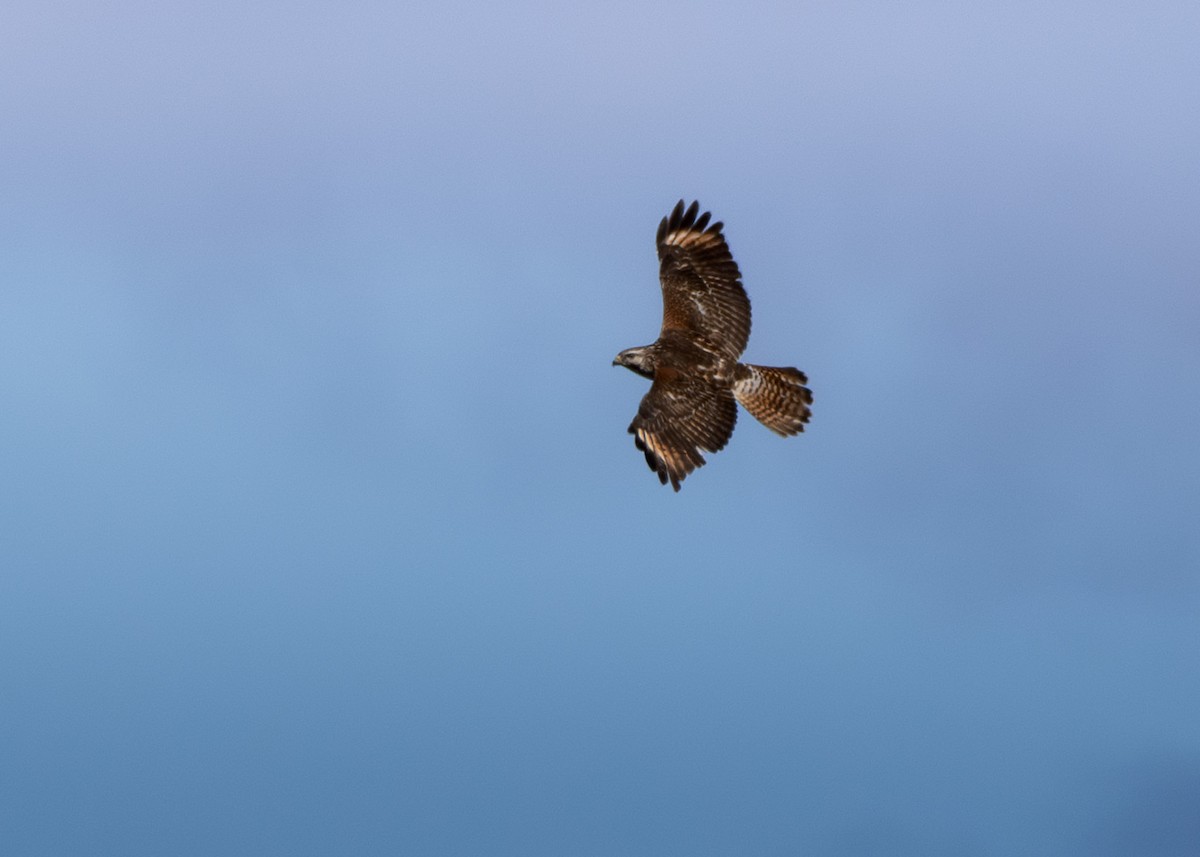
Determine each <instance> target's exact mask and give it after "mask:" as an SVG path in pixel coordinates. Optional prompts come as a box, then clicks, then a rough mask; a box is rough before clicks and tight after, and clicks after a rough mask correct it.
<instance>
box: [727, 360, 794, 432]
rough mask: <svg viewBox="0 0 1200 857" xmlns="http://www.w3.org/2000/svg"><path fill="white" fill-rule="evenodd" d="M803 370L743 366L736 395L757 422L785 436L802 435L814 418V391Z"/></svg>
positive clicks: (735, 386)
mask: <svg viewBox="0 0 1200 857" xmlns="http://www.w3.org/2000/svg"><path fill="white" fill-rule="evenodd" d="M807 383H808V378H807V377H806V376H805V374H804V373H803V372H801V371H800V370H799V369H793V368H791V367H790V366H789V367H776V366H755V365H753V364H751V363H739V364H738V367H737V372H736V373H735V375H734V378H733V394H734V395H735V396H736V397H737V400H738V401H739V402H741V403H742V407H743V408H745V409H746V410H748V411H749V412H750V414H751V416H753V417H754V418H755V419H756V420H758V421H759V422H760V423H762V424H763V425H765V426H766V427H767V428H769V429H770V430H771V431H773V432H775V433H776V434H780V435H783V436H785V437H786V436H788V435H793V434H799V433H800V432H802V431H804V424H805V423H806V422H808V419H809V417H810V416H812V409H811V408H810V407H809V406H810V405H811V404H812V400H813V397H812V391H811V390H809V389H808V387H806V386H804V385H805V384H807Z"/></svg>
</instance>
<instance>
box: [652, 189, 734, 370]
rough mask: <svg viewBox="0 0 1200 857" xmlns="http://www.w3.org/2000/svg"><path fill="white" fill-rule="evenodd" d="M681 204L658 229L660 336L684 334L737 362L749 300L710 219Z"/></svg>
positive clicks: (696, 208)
mask: <svg viewBox="0 0 1200 857" xmlns="http://www.w3.org/2000/svg"><path fill="white" fill-rule="evenodd" d="M699 210H700V204H699V203H698V202H693V203H692V204H691V205H690V206H688V208H687V209H684V207H683V200H680V201H679V204H678V205H676V206H675V210H674V211H672V212H671V213H670V215H668V216H667V217H664V218H663V219H662V223H660V224H659V225H658V235H657V238H656V243H657V245H658V259H659V273H658V276H659V281H660V282H661V283H662V293H663V323H662V331H663V334H666V333H667V332H668V331H672V330H682V331H687V332H688V333H690V334H692V335H694V336H695V337H697V338H699V339H702V340H704V341H705V342H707V343H708V344H709V346H710V347H712V348H713V349H715V350H717V351H719V352H721V353H722V354H724V355H726V356H728V357H730V358H732V359H733V360H736V359H737V358H738V357H739V356H740V355H741V353H742V352H743V351H744V350H745V348H746V341H747V340H748V339H749V338H750V299H749V298H748V297H746V290H745V289H744V288H742V281H741V273H740V272H739V271H738V266H737V263H736V262H735V261H733V255H732V254H731V253H730V252H729V245H727V244H726V243H725V236H724V235H723V234H722V233H721V228H722V224H721V223H720V222H717V223H712V224H710V223H709V220H710V219H711V217H712V215H711V213H710V212H707V211H706V212H704V214H701V215H699V216H697V213H698V212H699Z"/></svg>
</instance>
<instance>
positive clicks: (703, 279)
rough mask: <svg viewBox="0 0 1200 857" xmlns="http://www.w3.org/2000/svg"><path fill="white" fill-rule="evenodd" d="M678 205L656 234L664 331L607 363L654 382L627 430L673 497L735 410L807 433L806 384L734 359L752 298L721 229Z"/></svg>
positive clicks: (720, 441)
mask: <svg viewBox="0 0 1200 857" xmlns="http://www.w3.org/2000/svg"><path fill="white" fill-rule="evenodd" d="M699 209H700V205H699V203H697V202H693V203H692V204H691V206H689V207H688V208H687V209H684V206H683V200H680V201H679V204H678V205H676V206H675V209H674V211H672V212H671V214H670V215H669V216H668V217H664V218H663V220H662V223H660V224H659V227H658V235H657V245H658V258H659V280H660V282H661V285H662V293H663V323H662V330H661V332H660V333H659V337H658V340H657V341H656V342H654V343H653V344H651V345H643V346H640V347H638V348H628V349H626V350H624V351H622V352H621V353H620V354H618V355H617V357H616V359H615V360H614V361H613V365H619V366H624V367H626V368H627V369H629V370H630V371H632V372H635V373H637V374H638V375H641V376H642V377H644V378H649V379H651V380H652V381H653V382H654V383H652V384H651V385H650V392H648V393H647V394H646V395H645V396H644V397H643V398H642V402H641V405H639V407H638V413H637V416H636V417H634V419H633V422H632V423H631V424H630V426H629V433H630V434H632V435H633V436H634V443H635V445H636V446H637V448H638V449H639V450H641V451H642V452H644V453H645V455H646V462H647V463H648V464H649V465H650V469H651V470H653V471H654V472H655V473H657V474H658V478H659V480H660V481H661V482H662V483H663V484H664V485H665V484H666V483H667V481H668V480H670V482H671V486H672V487H673V488H674V489H675V490H676V491H678V490H679V487H680V483H681V482H682V481H683V480H684V479H685V478H686V477H687V475H688V474H689V473H691V472H692V471H693V470H695V469H696V468H697V467H701V466H702V465H703V464H704V457H703V456H702V455H701V451H705V452H717V451H718V450H720V449H722V448H723V447H724V446H725V444H726V443H727V442H728V440H729V437H730V435H732V434H733V427H734V424H735V423H736V422H737V402H741V404H742V406H743V407H744V408H746V410H748V411H749V412H750V413H751V414H752V415H753V416H754V417H756V418H757V419H758V420H759V421H760V422H762V423H763V425H765V426H766V427H767V428H769V429H771V430H772V431H774V432H776V433H778V434H781V435H793V434H797V433H799V432H801V431H804V424H805V423H806V422H808V419H809V416H810V414H811V410H810V408H809V406H810V405H811V404H812V393H811V392H810V391H809V389H808V388H807V387H806V386H804V385H805V384H806V383H807V382H808V379H807V378H806V377H805V376H804V373H803V372H801V371H800V370H799V369H793V368H791V367H770V366H755V365H753V364H750V363H742V362H740V361H739V358H740V357H741V355H742V352H743V351H744V350H745V348H746V342H747V340H748V339H749V338H750V299H749V298H748V297H747V296H746V291H745V289H743V288H742V283H741V273H740V272H739V271H738V267H737V263H736V262H734V261H733V256H732V254H730V252H729V247H728V245H727V244H726V243H725V236H724V235H723V234H722V232H721V229H722V225H721V224H720V223H719V222H718V223H713V224H712V225H709V220H710V219H711V214H710V213H708V212H705V213H704V214H700V215H699V216H697V214H698V212H699Z"/></svg>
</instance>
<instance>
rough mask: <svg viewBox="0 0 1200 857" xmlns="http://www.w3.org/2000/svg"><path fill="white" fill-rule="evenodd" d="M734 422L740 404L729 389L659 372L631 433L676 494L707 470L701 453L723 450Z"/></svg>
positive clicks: (637, 444)
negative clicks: (691, 475)
mask: <svg viewBox="0 0 1200 857" xmlns="http://www.w3.org/2000/svg"><path fill="white" fill-rule="evenodd" d="M736 422H737V405H736V403H735V401H734V398H733V392H732V390H730V389H729V388H728V387H719V386H716V385H714V384H711V383H709V382H708V381H706V380H705V379H704V378H702V377H699V376H695V375H683V374H681V373H679V372H673V371H666V370H660V371H659V372H658V373H657V375H656V376H655V379H654V383H653V384H651V385H650V392H648V393H646V395H645V396H644V397H642V402H641V404H640V405H639V406H638V413H637V416H636V417H634V418H633V422H632V423H630V425H629V433H630V434H632V435H633V437H634V443H635V445H636V446H637V448H638V449H640V450H641V451H642V452H644V453H645V454H646V463H647V464H649V465H650V469H651V470H653V471H654V472H655V473H657V474H658V479H659V481H660V482H662V483H663V484H664V485H665V484H667V480H668V479H670V480H671V486H672V487H673V488H674V489H675V490H676V491H678V490H679V484H680V483H681V482H682V481H683V480H684V478H686V477H687V475H688V474H689V473H691V472H692V471H693V470H695V469H696V468H697V467H702V466H704V457H703V456H702V455H701V454H700V451H701V450H706V451H708V452H716V451H717V450H719V449H721V448H722V447H723V446H725V443H726V442H727V441H728V440H729V436H730V435H732V434H733V427H734V424H735V423H736Z"/></svg>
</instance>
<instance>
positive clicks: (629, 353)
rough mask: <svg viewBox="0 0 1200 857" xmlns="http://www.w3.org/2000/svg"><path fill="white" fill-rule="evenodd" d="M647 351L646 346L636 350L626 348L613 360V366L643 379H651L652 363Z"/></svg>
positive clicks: (652, 375) (652, 374)
mask: <svg viewBox="0 0 1200 857" xmlns="http://www.w3.org/2000/svg"><path fill="white" fill-rule="evenodd" d="M649 351H650V348H649V346H646V345H643V346H640V347H638V348H626V349H625V350H624V351H622V352H621V353H620V354H618V355H617V356H616V357H615V358H613V365H614V366H624V367H625V368H626V369H628V370H629V371H630V372H636V373H637V374H639V375H641V376H642V377H643V378H653V377H654V363H653V361H652V359H651V357H650V353H649Z"/></svg>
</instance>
